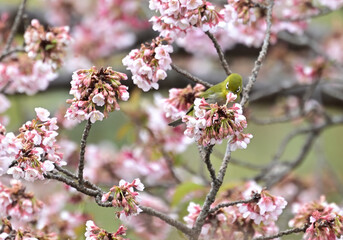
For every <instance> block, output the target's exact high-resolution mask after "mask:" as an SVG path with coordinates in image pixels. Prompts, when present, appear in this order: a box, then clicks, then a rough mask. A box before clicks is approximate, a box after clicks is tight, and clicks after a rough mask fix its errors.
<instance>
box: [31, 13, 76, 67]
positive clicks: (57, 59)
mask: <svg viewBox="0 0 343 240" xmlns="http://www.w3.org/2000/svg"><path fill="white" fill-rule="evenodd" d="M24 40H25V44H26V46H25V51H26V52H27V53H28V56H29V57H30V58H33V59H42V61H43V62H47V63H49V64H51V66H52V68H53V69H57V68H58V67H60V66H61V65H62V58H63V57H64V56H65V50H66V47H67V46H68V45H69V43H70V42H71V37H70V36H69V27H68V26H64V27H53V28H51V29H49V30H45V29H44V27H43V26H42V25H41V24H40V23H39V21H38V20H37V19H33V20H32V21H31V25H30V26H29V27H28V28H27V30H26V31H25V33H24Z"/></svg>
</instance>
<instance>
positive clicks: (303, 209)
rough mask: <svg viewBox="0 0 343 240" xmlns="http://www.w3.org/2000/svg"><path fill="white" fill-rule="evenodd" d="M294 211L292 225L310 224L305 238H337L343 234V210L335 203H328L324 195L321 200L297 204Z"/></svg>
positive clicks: (317, 239) (333, 239)
mask: <svg viewBox="0 0 343 240" xmlns="http://www.w3.org/2000/svg"><path fill="white" fill-rule="evenodd" d="M293 212H294V214H295V216H294V218H293V219H291V220H290V222H289V225H290V226H291V227H303V226H304V225H305V224H308V226H309V227H308V228H307V229H306V232H305V234H304V236H303V239H313V240H321V239H328V240H336V239H337V238H338V237H341V236H343V213H342V210H341V209H340V208H339V207H338V206H337V205H336V204H335V203H330V204H329V203H327V202H326V200H325V197H324V196H322V197H321V198H320V200H319V201H312V202H309V203H304V204H300V205H297V207H296V208H294V209H293ZM336 237H337V238H336Z"/></svg>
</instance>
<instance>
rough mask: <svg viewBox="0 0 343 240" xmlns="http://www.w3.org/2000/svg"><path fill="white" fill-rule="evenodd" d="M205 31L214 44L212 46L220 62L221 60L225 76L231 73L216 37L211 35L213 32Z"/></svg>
mask: <svg viewBox="0 0 343 240" xmlns="http://www.w3.org/2000/svg"><path fill="white" fill-rule="evenodd" d="M205 33H206V35H207V36H208V37H209V38H210V39H211V40H212V42H213V44H214V47H215V48H216V50H217V53H218V56H219V59H220V62H221V64H222V66H223V68H224V70H225V73H226V75H227V76H229V75H230V74H231V73H232V71H231V70H230V67H229V64H228V63H227V61H226V59H225V56H224V52H223V50H222V48H221V47H220V45H219V43H218V41H217V39H216V37H215V36H213V34H212V33H210V32H209V31H207V32H205Z"/></svg>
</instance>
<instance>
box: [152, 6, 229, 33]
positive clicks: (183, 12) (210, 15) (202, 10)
mask: <svg viewBox="0 0 343 240" xmlns="http://www.w3.org/2000/svg"><path fill="white" fill-rule="evenodd" d="M149 8H150V9H151V10H155V11H157V12H159V14H160V16H153V17H152V18H151V19H150V22H152V23H153V29H154V30H155V31H159V32H160V35H161V36H163V37H171V38H172V39H176V37H182V36H184V35H185V33H187V31H189V30H191V29H193V28H196V27H198V28H201V29H202V30H203V31H205V32H206V31H209V30H213V29H215V28H216V27H217V25H218V23H219V22H220V20H221V19H222V15H221V14H220V13H218V12H217V11H216V9H215V7H214V5H212V3H210V2H208V1H205V0H188V1H163V0H150V1H149Z"/></svg>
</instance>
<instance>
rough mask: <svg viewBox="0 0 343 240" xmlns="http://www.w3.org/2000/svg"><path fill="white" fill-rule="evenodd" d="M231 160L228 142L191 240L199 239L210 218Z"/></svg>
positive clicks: (193, 229)
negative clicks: (210, 211)
mask: <svg viewBox="0 0 343 240" xmlns="http://www.w3.org/2000/svg"><path fill="white" fill-rule="evenodd" d="M230 158H231V150H230V141H228V142H227V146H226V151H225V156H224V159H223V162H222V164H221V166H220V169H219V171H218V175H217V178H216V179H215V181H213V182H212V183H211V189H210V191H209V193H208V194H207V195H206V199H205V202H204V204H203V206H202V209H201V211H200V213H199V216H198V217H197V219H196V221H195V224H194V226H193V228H192V231H193V233H192V235H191V236H190V240H197V239H198V238H199V235H200V232H201V228H202V226H203V225H204V223H205V220H206V218H207V216H208V213H209V210H210V207H211V204H212V203H213V202H214V201H215V199H216V195H217V193H218V191H219V189H220V187H221V185H222V184H223V181H224V177H225V173H226V169H227V167H228V164H229V162H230Z"/></svg>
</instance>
